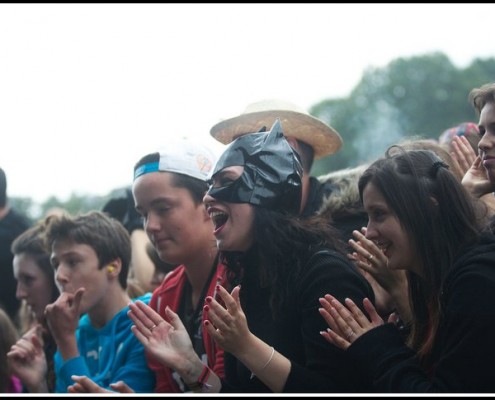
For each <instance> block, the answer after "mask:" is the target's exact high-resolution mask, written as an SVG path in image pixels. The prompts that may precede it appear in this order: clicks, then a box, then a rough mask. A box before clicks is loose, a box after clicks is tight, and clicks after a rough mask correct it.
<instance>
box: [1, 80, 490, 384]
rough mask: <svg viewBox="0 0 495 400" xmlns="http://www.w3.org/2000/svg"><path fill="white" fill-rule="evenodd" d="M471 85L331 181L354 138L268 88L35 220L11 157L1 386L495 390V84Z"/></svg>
mask: <svg viewBox="0 0 495 400" xmlns="http://www.w3.org/2000/svg"><path fill="white" fill-rule="evenodd" d="M468 98H469V101H470V102H471V104H472V105H473V107H474V109H475V111H476V112H477V114H478V116H479V120H478V121H476V122H473V121H469V122H460V123H459V125H457V126H454V127H446V129H445V130H444V131H443V132H439V135H438V140H432V139H424V138H419V137H418V138H409V139H407V140H403V141H401V142H398V143H396V144H394V145H392V146H390V147H389V148H387V149H383V156H382V157H380V158H378V159H376V160H373V161H372V162H369V163H366V164H363V165H360V166H358V167H355V168H345V169H342V170H337V171H329V172H328V173H327V174H325V175H321V176H312V175H311V169H312V166H313V162H314V160H315V159H319V158H322V157H327V156H330V157H331V156H332V154H335V153H336V152H337V151H339V149H340V148H341V146H342V144H343V142H344V141H345V132H341V133H339V132H337V131H336V130H335V129H334V128H332V127H331V126H329V125H328V124H325V123H323V122H322V121H320V120H319V119H317V118H314V117H313V116H311V115H309V114H308V113H307V112H305V111H304V110H302V109H300V108H299V107H297V106H296V105H294V104H292V103H289V102H286V101H280V100H263V101H259V102H257V103H253V104H251V105H249V106H248V107H247V108H246V110H245V111H244V112H243V113H242V114H240V115H238V116H235V117H233V118H230V119H227V120H224V121H221V122H220V123H218V124H216V125H215V126H213V127H212V128H211V130H210V134H211V136H213V137H214V138H215V139H216V140H218V141H219V142H221V143H223V144H226V145H228V146H226V147H225V150H224V151H223V153H222V154H221V155H219V156H218V157H217V155H216V154H215V153H214V152H213V151H212V150H211V149H209V148H208V147H207V146H206V145H204V144H199V143H194V142H192V141H189V140H187V139H183V140H182V139H181V140H175V141H171V142H170V143H167V147H166V149H165V150H160V151H158V150H157V151H156V152H153V153H149V154H145V155H143V157H142V158H140V159H139V160H136V163H135V164H134V165H130V166H129V169H133V171H134V178H133V180H132V182H129V188H127V189H125V190H123V191H122V193H119V194H118V195H116V196H115V197H114V198H112V199H111V200H110V201H108V202H107V204H105V206H104V207H103V208H102V209H101V210H93V211H90V212H87V213H81V214H75V215H72V214H70V213H68V212H66V211H64V210H63V209H57V210H52V211H50V212H49V213H47V215H45V216H43V218H41V219H40V220H38V221H34V222H33V221H30V220H29V219H27V218H26V217H25V216H23V215H22V214H21V213H19V212H18V211H16V210H15V209H14V208H12V207H11V206H10V205H9V201H8V196H7V176H6V174H5V172H4V171H3V170H2V169H0V268H2V272H3V274H2V280H1V281H0V324H1V325H2V326H1V327H0V335H1V337H0V392H3V393H67V392H69V393H108V392H119V393H154V392H156V393H187V392H197V393H218V392H223V393H255V392H265V393H266V392H273V393H278V392H285V393H427V392H437V393H478V392H483V393H492V392H495V368H493V367H492V365H491V364H492V360H493V359H495V343H494V341H493V340H492V339H491V334H492V332H493V331H494V328H495V310H494V309H493V307H492V304H494V303H495V237H494V231H493V229H494V226H495V224H494V221H495V219H494V214H495V196H494V192H495V84H494V83H488V84H486V85H483V86H481V87H479V88H474V89H473V90H472V91H471V92H470V93H469V94H468ZM381 134H386V132H383V133H381Z"/></svg>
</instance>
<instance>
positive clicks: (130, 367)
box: [54, 293, 155, 393]
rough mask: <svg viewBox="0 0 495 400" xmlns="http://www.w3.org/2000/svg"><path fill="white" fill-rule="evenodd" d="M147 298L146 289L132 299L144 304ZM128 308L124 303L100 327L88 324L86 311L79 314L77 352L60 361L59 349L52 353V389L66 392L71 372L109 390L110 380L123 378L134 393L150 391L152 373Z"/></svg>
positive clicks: (152, 382)
mask: <svg viewBox="0 0 495 400" xmlns="http://www.w3.org/2000/svg"><path fill="white" fill-rule="evenodd" d="M150 299H151V293H146V294H145V295H143V296H140V297H138V298H136V299H133V301H136V300H141V301H143V302H144V303H146V304H148V303H149V301H150ZM128 311H129V307H124V308H123V309H122V310H120V311H119V312H118V313H117V314H116V315H115V317H113V319H112V320H111V321H109V322H108V323H107V324H106V325H105V326H104V327H102V328H100V329H95V328H94V327H93V326H92V325H91V321H90V320H89V318H88V316H87V315H86V314H85V315H83V316H82V317H81V319H80V320H79V327H78V328H77V330H76V340H77V345H78V348H79V354H80V355H79V356H78V357H74V358H71V359H69V360H66V361H64V360H63V359H62V356H61V354H60V352H59V351H57V352H56V353H55V359H54V361H55V375H56V386H55V392H56V393H67V388H68V386H70V385H72V384H74V383H75V382H74V381H73V380H72V379H71V376H72V375H85V376H87V377H89V378H90V379H91V380H93V381H94V382H95V383H96V384H98V385H99V386H101V387H103V388H105V389H109V390H112V389H111V388H110V387H109V385H110V384H111V383H115V382H118V381H124V382H125V383H126V384H127V385H128V386H129V387H130V388H132V389H133V390H134V391H135V392H137V393H153V392H154V388H155V375H154V372H153V371H152V370H150V369H149V368H148V365H147V363H146V357H145V353H144V347H143V345H142V344H141V342H139V340H138V339H137V338H136V336H135V335H134V334H133V333H132V331H131V326H132V325H133V322H132V321H131V319H130V318H129V317H128V316H127V312H128Z"/></svg>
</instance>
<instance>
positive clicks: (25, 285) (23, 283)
mask: <svg viewBox="0 0 495 400" xmlns="http://www.w3.org/2000/svg"><path fill="white" fill-rule="evenodd" d="M13 268H14V276H15V278H16V280H17V290H16V297H17V298H18V299H24V300H25V301H26V303H27V304H28V305H29V307H30V308H31V310H32V311H33V313H34V315H35V317H36V319H37V320H38V321H43V319H44V312H45V307H46V305H47V304H49V303H51V301H52V299H51V296H52V293H53V287H54V285H55V281H54V277H53V276H48V275H47V274H45V273H44V272H43V270H42V269H41V268H40V266H39V265H38V264H37V262H36V258H35V257H34V256H32V255H30V254H28V253H20V254H16V255H15V256H14V260H13Z"/></svg>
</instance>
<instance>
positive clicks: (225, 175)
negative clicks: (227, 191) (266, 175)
mask: <svg viewBox="0 0 495 400" xmlns="http://www.w3.org/2000/svg"><path fill="white" fill-rule="evenodd" d="M243 171H244V167H243V166H233V167H227V168H224V169H222V170H221V171H219V172H217V173H216V174H215V175H213V176H212V177H211V179H209V180H208V184H209V185H210V186H211V187H214V188H222V187H227V186H230V185H232V184H233V183H234V182H235V181H236V180H237V179H239V177H240V176H241V175H242V173H243Z"/></svg>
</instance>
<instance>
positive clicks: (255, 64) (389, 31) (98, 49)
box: [0, 4, 495, 202]
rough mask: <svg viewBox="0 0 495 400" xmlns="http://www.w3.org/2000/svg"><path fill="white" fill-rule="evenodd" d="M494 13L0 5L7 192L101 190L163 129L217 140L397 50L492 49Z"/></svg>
mask: <svg viewBox="0 0 495 400" xmlns="http://www.w3.org/2000/svg"><path fill="white" fill-rule="evenodd" d="M494 15H495V4H392V5H388V4H369V5H367V4H294V5H291V4H280V5H278V4H228V5H220V4H0V135H1V137H2V144H1V145H0V166H1V167H3V168H4V170H5V171H6V173H7V175H8V185H9V186H8V194H9V195H10V196H23V197H24V196H26V197H32V198H33V199H34V200H35V201H39V202H41V201H44V200H46V199H47V198H48V197H49V196H51V195H55V196H57V197H58V198H59V199H61V200H66V199H67V198H68V197H69V195H70V194H71V193H77V194H94V195H106V194H108V193H109V192H110V191H111V190H112V189H114V188H118V187H121V186H124V185H127V184H131V182H132V169H133V165H134V163H135V162H136V161H137V160H138V159H139V158H140V157H141V156H143V155H144V154H146V153H148V152H150V151H153V150H155V149H156V148H159V147H162V146H166V143H167V140H168V139H169V138H172V137H178V136H189V137H194V138H197V140H202V141H206V142H207V143H210V144H213V145H216V142H214V140H213V139H211V138H210V136H209V130H210V128H211V126H213V125H214V124H215V123H217V122H219V121H220V120H221V119H225V118H230V117H233V116H235V115H237V114H239V113H241V112H242V111H243V110H244V108H245V107H246V106H247V105H248V104H249V103H251V102H254V101H257V100H261V99H266V98H281V99H285V100H288V101H292V102H294V103H297V104H299V105H300V106H301V107H303V108H306V109H308V108H309V107H310V106H312V105H314V104H315V103H317V102H319V101H321V100H324V99H328V98H336V97H344V96H347V95H349V93H350V91H351V90H352V89H353V88H354V86H355V85H356V84H357V83H358V82H359V80H360V79H361V76H362V73H363V72H364V71H365V70H366V68H368V67H383V66H385V65H387V64H388V63H389V62H390V61H392V60H394V59H396V58H398V57H410V56H414V55H423V54H426V53H430V52H434V51H441V52H443V53H444V54H446V55H447V56H448V57H449V58H450V59H451V61H452V62H453V63H454V64H455V65H456V66H458V67H465V66H467V65H468V64H469V63H470V62H471V61H472V60H473V59H474V58H480V57H481V58H487V57H495V46H494V45H493V43H492V38H491V30H490V29H488V28H487V25H486V24H487V23H488V25H489V22H487V21H490V19H491V18H492V17H493V16H494ZM494 78H495V77H494ZM466 95H467V94H466ZM341 134H342V136H343V138H344V140H345V132H341ZM220 149H221V148H220V146H219V145H218V146H217V150H220Z"/></svg>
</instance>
